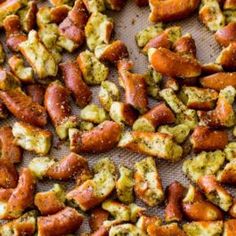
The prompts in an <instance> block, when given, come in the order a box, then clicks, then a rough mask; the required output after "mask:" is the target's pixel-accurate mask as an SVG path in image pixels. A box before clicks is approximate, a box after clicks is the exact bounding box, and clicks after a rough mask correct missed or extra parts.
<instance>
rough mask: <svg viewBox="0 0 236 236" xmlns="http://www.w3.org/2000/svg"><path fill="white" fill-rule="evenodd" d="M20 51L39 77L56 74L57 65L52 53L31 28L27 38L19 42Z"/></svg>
mask: <svg viewBox="0 0 236 236" xmlns="http://www.w3.org/2000/svg"><path fill="white" fill-rule="evenodd" d="M19 49H20V52H21V53H22V54H23V55H24V57H25V58H26V60H27V61H28V63H29V64H30V65H31V66H32V68H33V69H34V71H35V73H36V74H37V75H38V77H39V79H43V78H46V77H49V76H56V74H57V69H58V66H57V64H56V61H55V59H54V57H53V56H52V54H50V53H49V51H48V50H47V48H46V47H45V46H44V45H43V44H42V43H41V41H40V40H39V36H38V33H37V32H36V31H34V30H31V31H30V32H29V34H28V39H27V40H26V41H24V42H22V43H20V44H19Z"/></svg>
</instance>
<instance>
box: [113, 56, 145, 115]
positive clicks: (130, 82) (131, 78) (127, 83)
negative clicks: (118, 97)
mask: <svg viewBox="0 0 236 236" xmlns="http://www.w3.org/2000/svg"><path fill="white" fill-rule="evenodd" d="M132 67H133V63H132V62H131V61H128V60H126V59H123V60H120V61H118V63H117V68H118V72H119V76H120V80H121V82H122V84H123V85H124V88H125V99H126V103H128V104H130V105H132V106H133V107H134V108H135V109H137V110H138V111H139V112H140V113H144V112H145V111H147V106H148V98H147V86H146V82H145V78H144V76H143V75H140V74H133V73H131V72H130V70H131V69H132Z"/></svg>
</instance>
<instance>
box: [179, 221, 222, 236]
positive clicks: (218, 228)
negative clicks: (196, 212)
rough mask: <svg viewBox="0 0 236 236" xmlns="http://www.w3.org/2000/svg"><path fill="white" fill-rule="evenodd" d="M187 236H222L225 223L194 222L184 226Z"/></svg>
mask: <svg viewBox="0 0 236 236" xmlns="http://www.w3.org/2000/svg"><path fill="white" fill-rule="evenodd" d="M183 230H184V232H185V233H186V235H187V236H199V235H207V236H208V235H209V236H210V235H215V236H216V235H222V232H223V221H193V222H191V223H186V224H184V225H183Z"/></svg>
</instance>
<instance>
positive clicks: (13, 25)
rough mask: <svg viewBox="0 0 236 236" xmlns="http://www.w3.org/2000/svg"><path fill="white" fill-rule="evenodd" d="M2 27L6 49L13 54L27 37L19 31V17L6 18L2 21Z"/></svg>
mask: <svg viewBox="0 0 236 236" xmlns="http://www.w3.org/2000/svg"><path fill="white" fill-rule="evenodd" d="M0 7H1V6H0ZM3 27H4V29H5V32H6V38H7V40H6V44H7V47H8V48H9V49H11V50H12V51H14V52H18V51H19V44H20V43H22V42H24V41H26V40H27V36H26V35H25V34H24V33H23V32H22V31H21V23H20V18H19V16H17V15H10V16H7V17H6V18H5V20H4V21H3Z"/></svg>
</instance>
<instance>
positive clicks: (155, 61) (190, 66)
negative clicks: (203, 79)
mask: <svg viewBox="0 0 236 236" xmlns="http://www.w3.org/2000/svg"><path fill="white" fill-rule="evenodd" d="M149 61H150V63H151V65H152V67H153V68H154V69H155V70H156V71H158V72H160V73H162V74H164V75H167V76H170V77H180V78H186V79H187V78H192V77H197V76H199V75H200V74H201V65H200V64H199V63H198V61H197V60H196V59H194V58H191V57H183V56H181V55H179V54H178V53H174V52H171V51H170V50H168V49H166V48H158V49H156V50H155V51H153V53H152V54H151V55H150V58H149Z"/></svg>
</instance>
